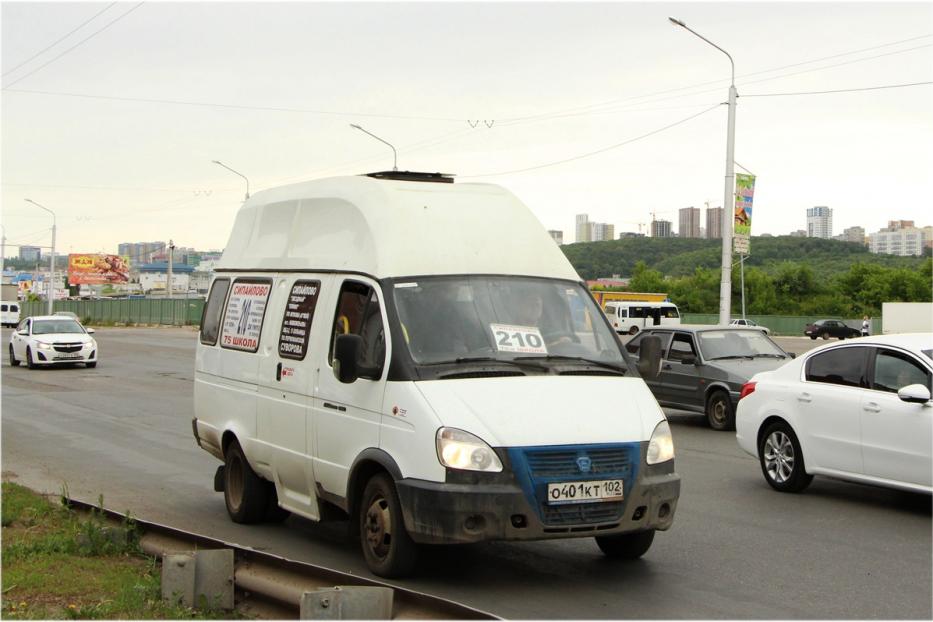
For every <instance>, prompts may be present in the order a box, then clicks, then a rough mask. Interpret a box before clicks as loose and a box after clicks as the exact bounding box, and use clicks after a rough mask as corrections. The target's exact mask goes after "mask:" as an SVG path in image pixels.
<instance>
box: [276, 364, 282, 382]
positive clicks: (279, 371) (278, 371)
mask: <svg viewBox="0 0 933 622" xmlns="http://www.w3.org/2000/svg"><path fill="white" fill-rule="evenodd" d="M275 379H276V380H281V379H282V363H279V364H278V365H276V366H275Z"/></svg>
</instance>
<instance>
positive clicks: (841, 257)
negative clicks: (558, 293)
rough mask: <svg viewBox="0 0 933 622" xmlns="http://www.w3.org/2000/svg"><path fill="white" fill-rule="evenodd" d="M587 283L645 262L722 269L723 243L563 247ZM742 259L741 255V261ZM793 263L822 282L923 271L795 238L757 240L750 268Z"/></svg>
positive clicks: (858, 248)
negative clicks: (862, 271) (863, 271)
mask: <svg viewBox="0 0 933 622" xmlns="http://www.w3.org/2000/svg"><path fill="white" fill-rule="evenodd" d="M561 249H562V250H563V251H564V254H565V255H566V256H567V258H568V259H569V260H570V263H571V264H573V266H574V268H576V270H577V272H578V273H579V274H580V276H581V277H583V278H584V279H595V278H598V277H606V276H611V275H613V274H619V275H621V276H623V277H631V276H632V275H633V273H634V270H635V265H636V264H637V263H638V262H639V261H642V262H644V263H645V265H646V266H647V267H648V268H649V269H651V270H657V271H658V272H660V273H661V274H663V275H665V276H669V277H679V276H687V275H691V274H693V273H694V271H695V270H696V268H698V267H699V268H707V269H710V270H718V269H719V267H720V262H721V259H720V257H721V253H722V241H721V240H700V239H689V238H647V237H646V238H632V239H625V240H609V241H605V242H581V243H578V244H566V245H564V246H562V247H561ZM735 260H738V256H736V257H735ZM787 261H792V262H796V263H799V264H803V265H806V266H809V267H810V268H811V269H812V270H813V271H814V273H815V274H816V275H817V277H819V278H829V277H834V276H836V275H838V274H841V273H843V272H846V271H847V270H848V269H849V268H850V267H851V266H852V265H854V264H856V263H863V264H870V265H876V266H880V267H885V268H907V269H920V268H921V267H922V266H923V265H924V261H925V260H924V259H923V258H920V257H896V256H894V255H875V254H872V253H870V252H869V251H868V248H867V247H865V246H863V245H861V244H857V243H854V242H839V241H837V240H823V239H819V238H798V237H791V236H778V237H753V238H752V241H751V254H750V255H749V257H748V259H747V260H746V261H745V267H746V269H748V268H750V267H754V268H758V269H759V270H761V271H762V272H764V273H766V274H770V275H775V274H777V273H778V272H780V271H781V269H782V264H783V263H784V262H787Z"/></svg>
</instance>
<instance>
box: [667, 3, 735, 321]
mask: <svg viewBox="0 0 933 622" xmlns="http://www.w3.org/2000/svg"><path fill="white" fill-rule="evenodd" d="M668 19H669V20H670V21H671V23H673V24H675V25H677V26H680V27H681V28H683V29H684V30H686V31H688V32H691V33H693V34H694V35H696V36H697V37H699V38H700V39H703V40H704V41H706V42H707V43H709V44H710V45H711V46H713V47H714V48H716V49H717V50H719V51H720V52H722V53H723V54H725V55H726V56H727V57H728V58H729V63H731V64H732V82H731V83H730V84H729V124H728V130H727V132H726V185H725V192H724V196H723V200H722V280H721V281H720V284H719V323H720V324H728V323H729V320H730V317H729V316H730V312H731V307H732V219H733V218H734V216H733V212H734V209H735V207H734V206H735V200H734V193H735V164H734V162H735V105H736V98H737V96H738V94H737V93H736V90H735V62H733V60H732V56H730V55H729V52H727V51H725V50H724V49H722V48H721V47H719V46H718V45H716V44H715V43H713V42H712V41H710V40H709V39H707V38H706V37H704V36H703V35H701V34H699V33H698V32H695V31H693V30H691V29H690V28H688V27H687V25H686V24H685V23H683V22H682V21H680V20H679V19H674V18H673V17H669V18H668Z"/></svg>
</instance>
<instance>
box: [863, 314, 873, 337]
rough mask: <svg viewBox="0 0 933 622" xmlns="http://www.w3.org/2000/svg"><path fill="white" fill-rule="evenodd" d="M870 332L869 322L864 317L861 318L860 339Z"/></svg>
mask: <svg viewBox="0 0 933 622" xmlns="http://www.w3.org/2000/svg"><path fill="white" fill-rule="evenodd" d="M870 332H871V320H870V319H869V317H868V316H867V315H866V316H865V317H863V318H862V337H867V336H868V335H869V333H870Z"/></svg>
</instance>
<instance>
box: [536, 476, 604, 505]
mask: <svg viewBox="0 0 933 622" xmlns="http://www.w3.org/2000/svg"><path fill="white" fill-rule="evenodd" d="M621 500H622V480H621V479H602V480H593V481H588V482H555V483H551V484H548V485H547V502H548V505H560V504H562V503H592V502H594V501H621Z"/></svg>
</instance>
